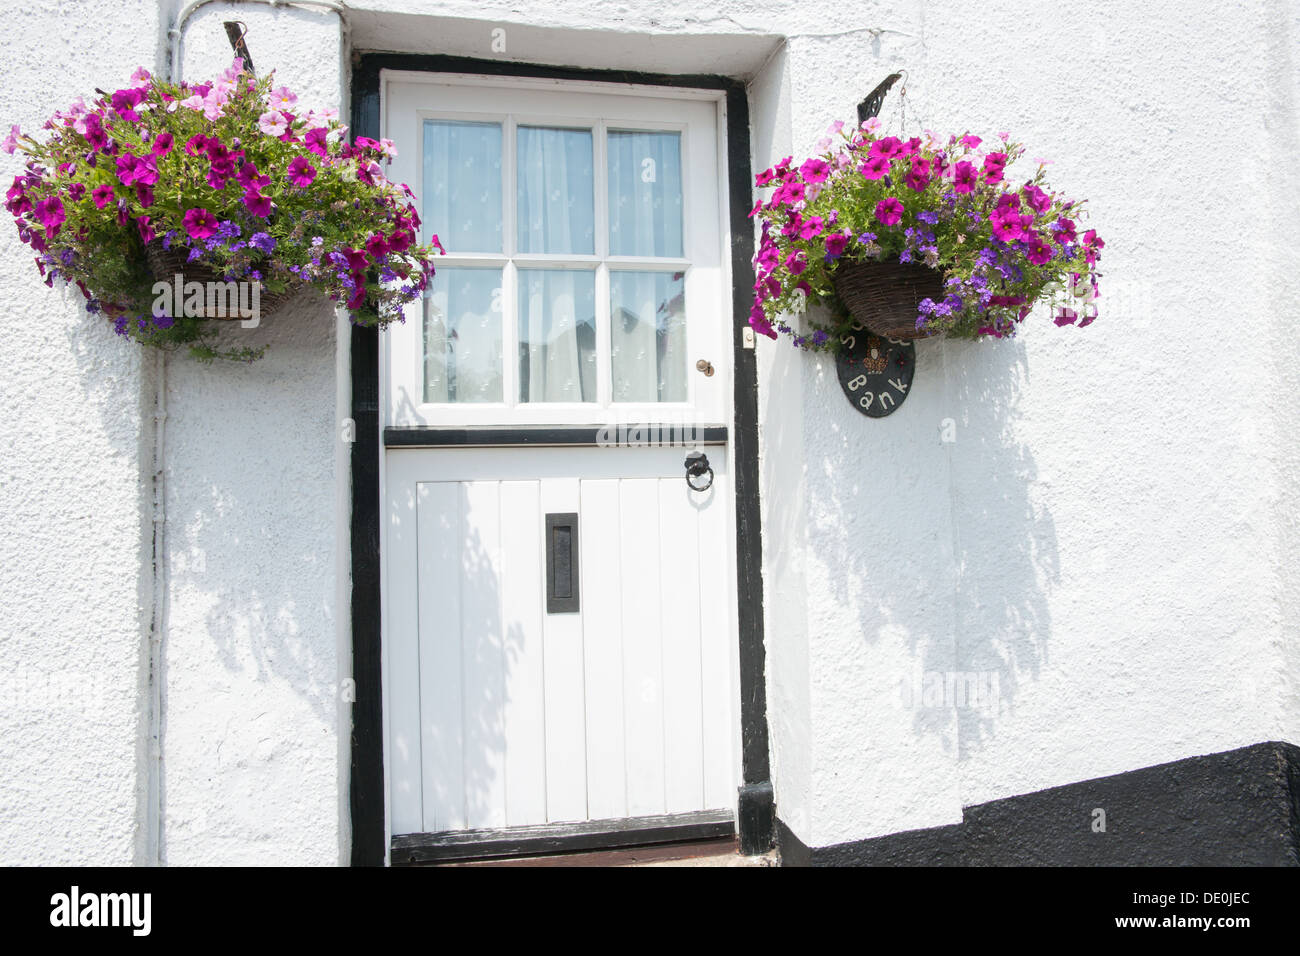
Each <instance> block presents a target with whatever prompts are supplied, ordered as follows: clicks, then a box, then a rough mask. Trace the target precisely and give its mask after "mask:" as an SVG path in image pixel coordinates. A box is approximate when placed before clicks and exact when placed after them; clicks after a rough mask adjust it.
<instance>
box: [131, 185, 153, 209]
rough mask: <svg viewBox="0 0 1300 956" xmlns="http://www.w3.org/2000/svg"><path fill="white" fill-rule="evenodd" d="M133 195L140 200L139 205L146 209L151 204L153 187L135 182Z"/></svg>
mask: <svg viewBox="0 0 1300 956" xmlns="http://www.w3.org/2000/svg"><path fill="white" fill-rule="evenodd" d="M135 197H136V199H138V200H139V201H140V205H141V206H143V207H144V208H146V209H148V208H149V207H150V206H152V205H153V187H152V186H150V185H148V184H147V183H136V184H135Z"/></svg>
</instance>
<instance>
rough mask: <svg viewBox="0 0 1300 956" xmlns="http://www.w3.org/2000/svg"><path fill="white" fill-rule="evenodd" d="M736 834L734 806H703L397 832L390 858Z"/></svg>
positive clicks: (518, 855) (426, 859) (422, 860)
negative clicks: (689, 809)
mask: <svg viewBox="0 0 1300 956" xmlns="http://www.w3.org/2000/svg"><path fill="white" fill-rule="evenodd" d="M735 835H736V818H735V813H733V812H732V811H731V810H700V811H695V812H692V813H669V814H662V815H659V816H646V817H626V818H622V819H617V820H586V821H582V822H580V823H544V824H539V825H537V826H527V827H504V828H500V829H479V830H452V831H447V832H443V833H408V834H403V835H401V836H394V837H393V839H392V845H391V853H390V860H391V862H392V865H393V866H412V865H420V864H429V863H450V862H460V861H470V860H475V861H483V860H504V859H509V858H514V859H523V858H537V857H542V856H549V855H553V854H561V853H563V854H573V853H581V852H590V851H594V850H610V849H627V848H631V847H637V848H644V847H649V846H655V845H660V846H661V845H664V844H677V845H683V844H691V843H703V842H710V841H719V840H731V839H734V838H735ZM574 865H580V864H574ZM604 865H610V864H604Z"/></svg>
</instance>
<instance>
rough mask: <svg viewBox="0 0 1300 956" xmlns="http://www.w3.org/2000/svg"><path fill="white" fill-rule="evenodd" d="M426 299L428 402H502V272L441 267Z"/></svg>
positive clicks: (425, 385)
mask: <svg viewBox="0 0 1300 956" xmlns="http://www.w3.org/2000/svg"><path fill="white" fill-rule="evenodd" d="M429 290H430V291H429V294H428V295H427V296H426V297H425V300H424V400H425V401H426V402H500V401H504V398H503V391H502V385H501V373H502V368H503V366H502V364H501V362H502V345H501V333H502V324H501V321H502V320H501V270H500V269H439V270H438V272H437V274H436V275H435V276H434V277H433V282H432V283H431V284H430V286H429Z"/></svg>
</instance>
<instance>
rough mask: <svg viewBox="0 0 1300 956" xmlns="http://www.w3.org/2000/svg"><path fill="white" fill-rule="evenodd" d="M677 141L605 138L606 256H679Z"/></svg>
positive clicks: (667, 136)
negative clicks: (607, 218) (606, 184)
mask: <svg viewBox="0 0 1300 956" xmlns="http://www.w3.org/2000/svg"><path fill="white" fill-rule="evenodd" d="M681 140H682V136H681V134H680V133H640V132H620V131H617V130H613V131H611V132H610V134H609V138H608V143H609V252H610V255H614V256H670V257H672V258H680V257H681V255H682V144H681Z"/></svg>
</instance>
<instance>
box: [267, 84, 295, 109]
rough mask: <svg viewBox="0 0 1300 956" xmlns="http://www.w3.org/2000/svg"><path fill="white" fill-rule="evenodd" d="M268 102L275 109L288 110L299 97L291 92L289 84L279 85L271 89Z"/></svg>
mask: <svg viewBox="0 0 1300 956" xmlns="http://www.w3.org/2000/svg"><path fill="white" fill-rule="evenodd" d="M268 102H269V105H270V107H271V109H273V110H287V109H288V108H289V107H291V106H293V104H294V103H297V102H298V97H297V96H295V95H294V94H293V93H291V92H290V91H289V88H288V87H287V86H277V87H276V88H275V89H273V90H272V91H271V96H270V99H269V101H268Z"/></svg>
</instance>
